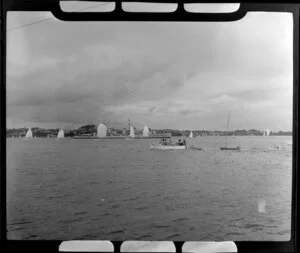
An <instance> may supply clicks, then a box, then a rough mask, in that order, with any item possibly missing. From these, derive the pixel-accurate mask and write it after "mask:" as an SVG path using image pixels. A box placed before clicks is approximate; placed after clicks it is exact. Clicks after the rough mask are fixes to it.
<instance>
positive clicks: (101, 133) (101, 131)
mask: <svg viewBox="0 0 300 253" xmlns="http://www.w3.org/2000/svg"><path fill="white" fill-rule="evenodd" d="M106 135H107V127H106V126H105V125H104V124H102V123H101V124H99V125H98V127H97V136H98V138H103V137H105V136H106Z"/></svg>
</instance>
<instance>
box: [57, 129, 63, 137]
mask: <svg viewBox="0 0 300 253" xmlns="http://www.w3.org/2000/svg"><path fill="white" fill-rule="evenodd" d="M60 138H65V133H64V130H63V129H60V130H59V132H58V134H57V139H60Z"/></svg>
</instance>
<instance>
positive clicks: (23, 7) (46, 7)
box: [0, 0, 300, 253]
mask: <svg viewBox="0 0 300 253" xmlns="http://www.w3.org/2000/svg"><path fill="white" fill-rule="evenodd" d="M93 1H95V2H97V0H89V2H93ZM98 2H115V3H116V5H115V9H114V11H112V12H109V13H102V12H101V13H98V12H81V13H80V12H79V13H75V12H70V13H68V12H63V11H62V10H61V8H60V5H59V0H43V1H35V0H11V1H10V0H3V4H2V10H3V11H2V15H1V37H0V38H1V49H0V55H1V99H0V100H1V111H0V112H1V130H2V131H1V146H0V159H1V164H2V166H1V230H0V236H1V248H2V249H4V250H5V252H6V251H8V252H12V251H17V252H19V251H24V252H27V251H29V252H40V251H43V252H58V249H59V245H60V244H61V242H62V241H60V240H55V241H25V240H7V237H6V169H5V168H6V138H5V135H6V132H5V130H6V16H7V12H8V11H49V12H51V13H52V14H53V15H54V17H55V18H57V19H60V20H63V21H145V22H146V21H158V22H159V21H168V22H172V21H181V22H185V21H194V22H230V21H236V20H239V19H242V18H243V17H244V16H245V15H246V14H247V12H286V13H291V14H292V15H293V144H292V147H293V150H292V156H293V162H292V189H293V190H292V206H291V207H292V210H291V211H292V216H291V239H290V241H254V242H251V241H236V242H235V244H236V246H237V249H238V252H297V249H298V247H297V246H298V244H297V239H298V236H297V229H296V228H297V227H298V225H299V222H298V219H297V217H298V215H297V214H298V209H297V204H298V198H299V197H298V196H299V195H298V194H297V193H298V188H299V186H298V184H299V175H298V172H297V170H298V167H299V154H298V149H299V138H298V137H299V11H300V4H298V3H297V4H296V3H286V2H285V3H273V4H271V3H269V4H261V3H256V2H255V1H247V3H244V2H243V1H200V0H186V1H180V0H177V1H176V0H161V1H159V0H156V1H155V0H152V1H151V0H139V1H137V0H136V1H134V0H126V1H123V2H151V3H177V4H178V7H177V10H176V11H174V12H170V13H155V12H151V13H149V12H146V13H140V12H137V13H133V12H132V13H129V12H125V11H123V10H122V5H121V4H122V1H119V0H100V1H98ZM185 3H240V8H239V9H238V10H237V11H235V12H232V13H191V12H187V11H185V9H184V4H185ZM112 243H113V245H114V252H117V253H119V252H120V249H121V244H122V242H121V241H112ZM183 243H184V242H183V241H176V242H174V244H175V247H176V252H178V253H181V252H182V245H183ZM2 252H4V251H2Z"/></svg>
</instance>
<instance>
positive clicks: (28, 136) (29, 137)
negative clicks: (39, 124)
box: [25, 128, 33, 139]
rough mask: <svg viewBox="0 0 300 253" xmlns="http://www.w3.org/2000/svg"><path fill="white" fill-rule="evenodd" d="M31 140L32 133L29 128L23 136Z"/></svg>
mask: <svg viewBox="0 0 300 253" xmlns="http://www.w3.org/2000/svg"><path fill="white" fill-rule="evenodd" d="M32 138H33V135H32V131H31V128H29V129H28V131H27V133H26V135H25V139H32Z"/></svg>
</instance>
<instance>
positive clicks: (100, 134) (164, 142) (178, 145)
mask: <svg viewBox="0 0 300 253" xmlns="http://www.w3.org/2000/svg"><path fill="white" fill-rule="evenodd" d="M229 120H230V113H229V115H228V120H227V130H226V131H227V133H228V126H229ZM149 134H150V130H149V128H148V127H147V126H144V128H143V134H142V136H136V134H135V132H134V127H133V126H132V125H129V135H128V136H107V127H106V125H104V124H99V125H98V127H97V136H96V137H95V138H94V139H116V138H118V139H120V138H122V139H125V140H133V139H141V138H151V137H150V135H149ZM269 134H270V131H269V132H268V131H266V133H265V132H264V135H263V136H268V135H269ZM64 137H65V135H64V130H63V129H60V130H59V132H58V134H57V139H63V138H64ZM156 137H157V136H156ZM232 137H233V138H235V136H234V135H233V136H232ZM32 138H34V137H33V134H32V130H31V128H29V129H28V131H27V133H26V136H25V139H27V140H28V139H32ZM189 138H190V139H192V138H194V136H193V132H192V131H191V132H190V135H189ZM75 139H81V137H78V138H76V136H75ZM227 139H228V134H227V135H226V142H225V145H222V146H219V147H218V148H219V149H220V150H231V151H234V150H236V151H240V150H241V148H240V146H239V145H235V146H228V142H227ZM150 149H151V150H186V149H187V144H186V140H185V139H183V138H181V139H179V140H176V141H172V140H171V138H170V137H161V140H160V141H159V143H153V142H152V143H150ZM189 149H192V150H203V148H202V147H197V146H194V145H190V146H189ZM272 149H279V147H278V146H274V147H272Z"/></svg>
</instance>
